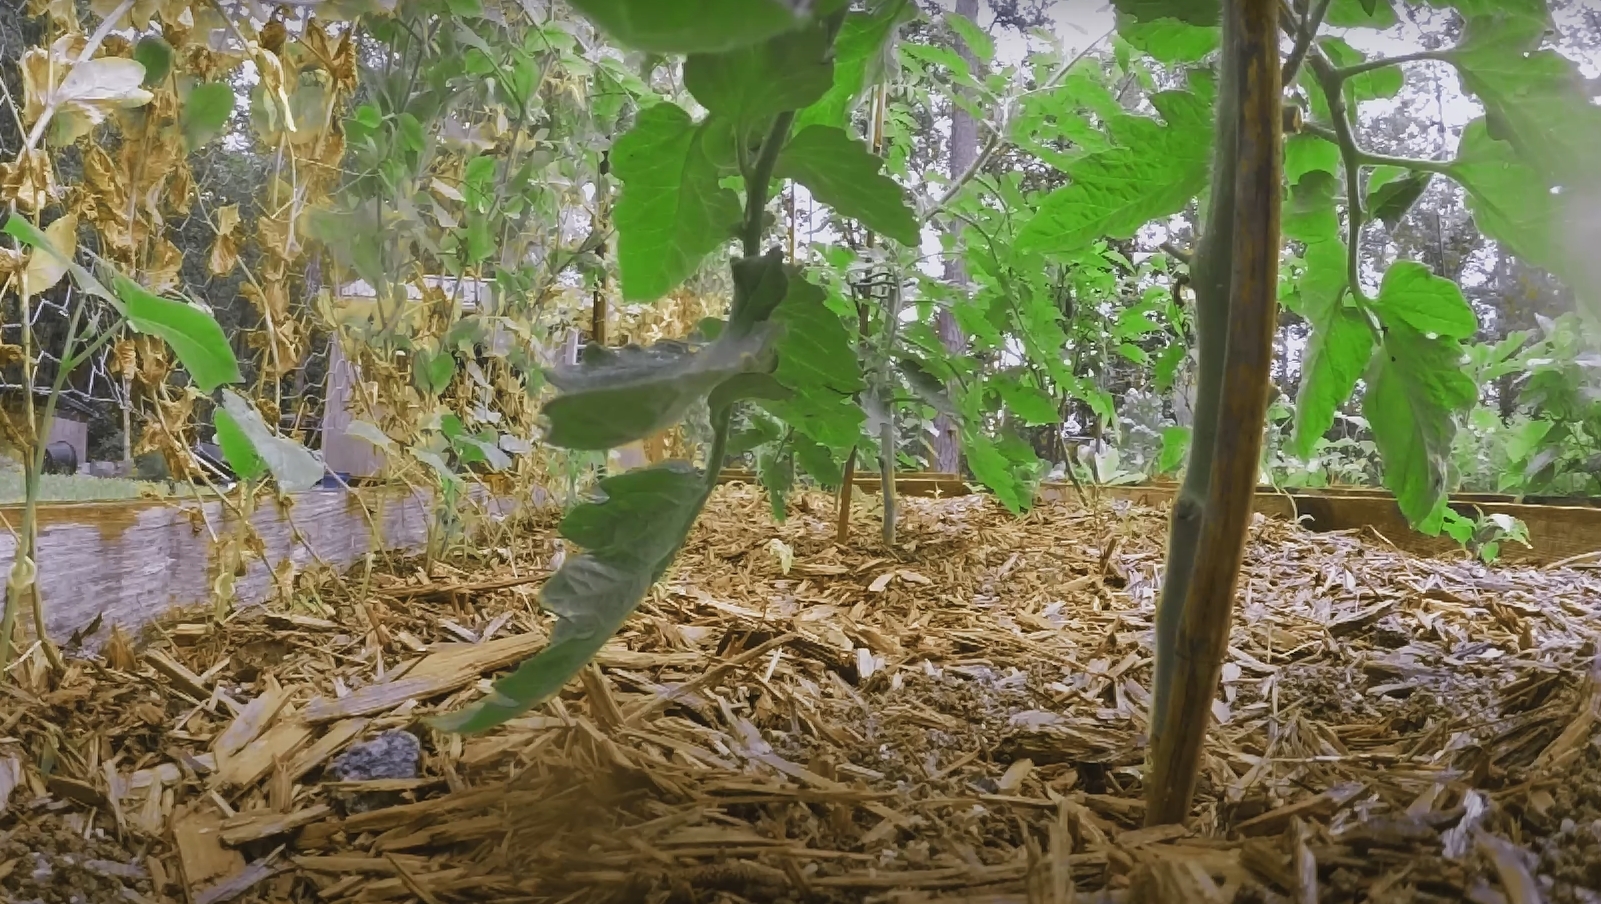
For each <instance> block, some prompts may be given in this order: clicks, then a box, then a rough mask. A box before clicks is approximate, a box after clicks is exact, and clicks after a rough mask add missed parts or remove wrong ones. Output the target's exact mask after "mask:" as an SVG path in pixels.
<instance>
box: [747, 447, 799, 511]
mask: <svg viewBox="0 0 1601 904" xmlns="http://www.w3.org/2000/svg"><path fill="white" fill-rule="evenodd" d="M756 479H757V480H758V481H759V482H760V483H761V485H762V488H763V489H765V490H767V501H768V504H769V505H770V506H771V507H772V510H773V520H774V521H777V522H778V523H779V524H783V523H784V521H785V520H786V519H788V517H789V508H788V506H787V504H786V501H787V500H788V498H789V492H790V490H792V489H794V488H795V453H794V451H793V450H791V449H778V448H771V449H764V450H762V452H761V454H759V455H757V456H756Z"/></svg>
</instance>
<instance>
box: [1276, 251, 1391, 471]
mask: <svg viewBox="0 0 1601 904" xmlns="http://www.w3.org/2000/svg"><path fill="white" fill-rule="evenodd" d="M1342 282H1343V280H1342ZM1307 320H1308V322H1309V323H1310V324H1311V325H1312V335H1311V336H1310V337H1308V340H1307V344H1306V352H1305V353H1304V357H1303V358H1302V362H1301V374H1302V376H1301V387H1300V391H1299V392H1298V394H1297V395H1296V398H1295V433H1294V441H1293V444H1292V451H1293V452H1294V453H1295V455H1296V456H1297V457H1298V458H1303V459H1309V458H1311V457H1312V452H1313V450H1314V449H1316V448H1317V442H1318V440H1320V439H1322V438H1323V435H1324V434H1325V433H1327V432H1328V430H1329V427H1331V426H1333V424H1334V415H1335V413H1336V412H1337V411H1339V409H1340V406H1341V405H1344V404H1345V402H1346V400H1348V399H1350V398H1351V393H1352V392H1353V391H1355V389H1356V382H1357V380H1359V379H1361V378H1362V373H1363V371H1365V370H1366V369H1367V366H1368V362H1369V361H1370V360H1371V359H1372V357H1373V329H1372V327H1370V326H1368V323H1367V320H1366V319H1365V318H1364V317H1363V316H1362V313H1361V312H1360V311H1357V310H1354V309H1352V308H1350V307H1347V306H1346V305H1345V304H1343V303H1341V302H1339V301H1336V302H1335V303H1333V304H1329V305H1326V306H1324V307H1323V308H1321V309H1319V310H1315V311H1311V312H1308V316H1307Z"/></svg>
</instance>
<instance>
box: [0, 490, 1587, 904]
mask: <svg viewBox="0 0 1601 904" xmlns="http://www.w3.org/2000/svg"><path fill="white" fill-rule="evenodd" d="M766 510H767V502H766V499H765V498H764V497H763V496H761V495H760V494H759V493H758V492H756V491H754V490H752V489H749V488H745V487H742V486H731V487H725V488H724V489H722V490H720V491H719V492H718V494H717V495H716V496H715V497H714V499H713V501H712V503H711V507H710V510H709V511H708V513H707V515H706V517H704V518H702V520H701V523H700V527H699V528H697V530H696V532H695V534H694V536H693V538H692V539H691V542H690V543H689V545H688V547H687V549H686V551H685V554H684V556H683V557H682V559H681V560H680V562H679V563H678V565H677V566H676V567H675V568H674V570H673V571H672V572H671V573H669V575H668V576H667V578H666V579H665V580H664V581H663V582H662V583H661V584H659V585H658V586H657V588H656V589H655V590H654V591H653V592H652V595H651V597H650V598H649V599H648V600H647V601H646V603H645V604H644V605H643V606H642V607H641V610H640V612H639V613H638V614H637V615H635V616H634V618H633V619H631V620H630V621H629V623H628V625H627V628H626V630H625V631H624V633H623V634H622V635H621V636H620V637H619V638H618V639H617V640H616V641H614V642H613V643H612V644H611V645H609V646H608V647H607V648H606V650H605V652H603V653H602V655H601V656H600V657H599V660H598V664H597V665H596V666H594V667H592V668H590V669H587V670H586V671H585V672H584V673H583V675H582V680H581V681H579V682H574V685H573V686H572V687H571V688H569V690H568V692H567V693H566V694H565V695H563V696H562V698H560V699H559V700H556V701H553V702H551V703H550V704H549V705H547V706H545V707H543V708H541V709H539V710H537V711H535V712H533V713H531V714H529V715H528V716H526V717H523V718H521V719H518V720H516V721H515V722H513V723H512V724H511V725H509V726H507V727H505V728H503V729H499V730H496V731H493V732H490V733H487V734H484V735H481V736H473V737H460V736H452V735H441V734H438V733H435V732H433V731H431V730H430V729H428V728H426V727H425V726H424V725H423V724H422V722H421V721H420V717H421V716H423V715H425V714H428V713H432V712H439V711H444V710H449V709H453V708H455V707H458V706H460V705H462V704H465V703H468V702H470V701H472V700H474V699H476V698H478V697H479V696H481V695H482V694H483V693H485V691H486V690H487V688H488V682H489V680H490V679H491V678H492V677H493V676H494V674H495V673H496V672H497V671H503V670H504V669H506V668H508V667H509V666H511V665H512V664H514V663H515V662H517V661H519V660H520V659H522V658H523V657H525V656H527V655H528V654H529V653H531V652H533V651H534V650H536V649H538V648H539V647H540V646H541V645H542V643H543V641H544V638H545V637H546V632H547V630H548V626H549V621H548V619H547V618H546V617H545V616H543V615H542V614H540V613H539V612H538V606H537V590H538V586H539V581H540V580H541V579H542V578H543V576H544V575H545V574H546V573H548V571H549V570H550V569H551V568H552V567H553V565H554V564H555V563H554V562H553V559H554V558H557V557H559V556H560V555H561V554H562V553H561V549H560V546H559V543H558V542H557V541H555V540H554V522H553V521H551V520H549V519H548V518H547V519H542V520H540V521H539V522H537V523H532V524H530V525H528V526H527V527H526V528H524V529H522V530H520V531H518V532H517V536H518V537H519V539H518V541H517V543H518V545H517V546H516V547H515V548H507V549H498V550H484V551H483V552H482V553H481V555H480V559H479V560H477V561H474V562H473V563H471V567H466V564H465V563H463V562H461V561H457V562H455V563H454V565H436V566H435V568H434V570H433V573H432V574H423V573H422V571H421V569H420V567H419V564H418V563H416V562H409V563H392V567H389V568H387V569H385V568H380V569H378V570H377V571H376V572H374V573H371V574H364V573H362V572H361V571H359V570H358V572H357V573H354V574H351V575H345V576H343V577H342V578H337V579H332V580H329V581H325V582H324V583H322V584H321V585H320V586H316V585H312V584H307V585H306V586H305V587H303V588H302V589H301V590H300V591H298V592H297V593H296V594H295V598H294V599H292V600H285V601H282V602H281V603H280V604H278V605H277V606H276V607H272V608H270V609H268V610H266V611H263V610H251V611H245V612H241V613H238V614H236V615H235V616H234V617H233V618H232V619H231V620H229V621H228V622H226V623H225V624H223V625H215V624H211V623H209V622H208V620H207V619H206V618H204V617H202V616H190V617H187V618H175V619H173V620H170V621H168V622H166V623H164V624H163V625H161V626H158V628H157V630H155V631H154V632H151V634H150V635H149V636H147V637H144V638H143V639H142V640H141V641H140V642H137V643H135V642H131V641H127V640H125V639H124V638H122V637H121V636H120V635H118V636H116V637H115V638H114V639H113V641H112V642H110V643H109V644H107V645H106V646H105V647H104V648H102V650H101V651H100V652H99V653H97V654H96V655H95V656H93V657H88V656H83V657H81V658H78V659H75V660H72V661H71V662H70V666H69V668H68V670H67V672H66V674H64V675H59V676H53V675H51V673H50V672H49V670H48V668H47V667H46V666H45V662H44V660H43V657H42V656H40V655H39V654H38V653H37V652H35V653H33V654H31V655H29V656H28V657H26V658H25V659H24V660H23V662H22V664H21V665H20V666H19V667H18V668H17V669H16V670H15V673H14V675H15V677H16V679H17V680H15V681H12V682H10V683H8V684H6V685H5V686H4V687H3V688H0V900H10V901H43V902H58V901H59V902H67V901H83V902H91V904H95V902H100V901H134V902H156V901H189V902H194V904H214V902H222V901H230V900H236V901H297V902H299V901H306V902H310V901H318V902H363V901H411V900H415V901H421V902H424V904H435V902H447V901H550V902H557V901H561V902H600V901H619V902H623V901H651V902H661V901H685V902H689V901H696V902H712V901H727V902H737V901H795V902H801V901H820V902H833V901H883V902H912V901H932V900H938V901H952V902H955V901H966V902H981V901H982V902H994V904H1000V902H1027V904H1035V902H1041V904H1063V902H1069V901H1075V902H1095V901H1119V902H1160V904H1168V902H1172V904H1179V902H1185V904H1189V902H1276V901H1293V902H1360V901H1374V902H1432V901H1440V902H1444V901H1464V900H1466V901H1473V902H1480V904H1491V902H1508V904H1530V902H1541V901H1544V902H1556V904H1561V902H1592V901H1601V894H1598V893H1597V891H1596V889H1601V749H1598V745H1597V742H1596V738H1597V732H1598V726H1597V714H1598V713H1601V670H1598V668H1597V666H1596V662H1597V644H1596V643H1595V639H1596V636H1597V632H1598V630H1601V619H1598V618H1597V608H1598V606H1601V579H1598V578H1597V576H1596V573H1595V572H1593V571H1579V570H1570V569H1561V570H1558V569H1548V570H1538V569H1521V570H1498V569H1492V568H1485V567H1483V566H1481V565H1478V564H1476V563H1472V562H1468V561H1465V560H1460V561H1441V560H1423V559H1417V558H1414V557H1411V556H1408V555H1405V554H1402V553H1399V552H1397V551H1395V550H1394V549H1392V548H1390V547H1389V546H1387V545H1386V544H1385V543H1384V542H1383V541H1382V540H1381V539H1379V538H1369V539H1364V538H1361V537H1357V536H1350V535H1333V534H1325V535H1317V534H1310V533H1307V532H1305V531H1303V530H1301V529H1299V528H1296V527H1293V526H1290V525H1288V524H1284V523H1281V522H1276V521H1271V520H1266V519H1263V518H1261V517H1260V516H1258V519H1257V521H1256V523H1255V524H1254V525H1253V528H1252V532H1251V542H1250V548H1249V552H1248V556H1247V562H1246V567H1245V572H1244V575H1243V578H1242V586H1241V592H1240V596H1241V600H1240V604H1239V610H1238V617H1237V619H1236V624H1235V627H1234V633H1233V636H1232V643H1231V645H1230V648H1229V661H1228V663H1227V664H1226V665H1225V668H1224V675H1223V681H1224V684H1223V691H1222V694H1221V696H1220V698H1219V700H1218V701H1217V702H1216V704H1215V706H1214V716H1215V719H1216V722H1217V723H1218V725H1217V727H1216V728H1215V729H1214V731H1213V733H1212V735H1211V740H1210V744H1209V747H1208V752H1207V757H1206V759H1205V770H1204V774H1203V776H1202V779H1201V787H1200V792H1199V797H1198V802H1197V805H1196V809H1195V817H1194V820H1193V822H1192V824H1191V825H1190V826H1189V827H1188V828H1187V829H1186V828H1178V827H1163V828H1157V829H1146V828H1142V827H1141V826H1142V819H1141V817H1142V811H1143V804H1142V799H1141V787H1140V775H1141V771H1142V763H1143V759H1144V757H1145V754H1146V731H1147V724H1146V720H1147V712H1146V710H1147V706H1148V696H1149V692H1150V680H1151V617H1152V613H1153V609H1154V605H1155V600H1156V595H1157V586H1158V581H1159V579H1160V569H1161V559H1162V542H1163V537H1164V533H1165V521H1164V516H1163V514H1162V513H1160V512H1157V511H1153V510H1149V509H1131V508H1118V507H1115V506H1107V507H1101V508H1098V509H1093V510H1084V509H1081V508H1076V507H1067V506H1049V507H1045V508H1041V509H1039V510H1036V511H1035V512H1033V513H1032V514H1030V515H1029V516H1027V517H1026V518H1023V519H1020V520H1019V519H1014V518H1012V517H1010V516H1008V515H1007V514H1006V513H1005V512H1003V511H1001V510H999V509H998V508H997V506H996V505H995V504H994V503H993V502H992V501H990V500H988V499H987V498H984V497H976V496H975V497H968V498H963V499H955V500H919V499H907V500H905V516H904V520H903V522H902V526H901V531H900V534H901V537H902V539H903V541H904V545H903V547H902V548H900V549H897V550H895V551H893V552H889V551H886V550H883V549H881V548H874V547H873V544H876V542H877V541H876V536H877V529H876V528H877V525H876V520H877V519H876V516H875V515H874V514H873V513H872V512H870V511H867V510H866V509H862V510H860V511H858V512H857V513H856V519H857V524H856V528H855V537H856V538H857V543H858V544H859V545H856V546H852V547H849V548H840V547H838V546H836V545H835V544H834V543H833V542H832V536H833V532H834V527H833V523H832V522H833V503H832V500H831V499H829V498H827V497H823V496H808V497H804V498H800V499H797V500H795V501H794V503H793V505H792V512H791V517H790V519H789V521H788V522H787V523H786V524H783V525H777V524H774V523H773V522H772V520H771V518H770V517H769V515H768V514H767V511H766ZM362 763H367V764H368V765H372V764H373V763H377V764H378V767H379V768H378V769H377V770H376V771H372V770H369V771H368V772H366V773H362V772H361V770H360V769H358V768H357V767H358V766H360V765H361V764H362ZM363 768H365V767H363ZM384 770H388V771H387V772H385V771H384ZM375 776H376V777H375Z"/></svg>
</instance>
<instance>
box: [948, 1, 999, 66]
mask: <svg viewBox="0 0 1601 904" xmlns="http://www.w3.org/2000/svg"><path fill="white" fill-rule="evenodd" d="M945 23H946V24H947V25H949V26H950V27H951V30H952V31H954V32H956V34H957V36H958V37H960V38H961V39H962V43H964V44H966V45H967V50H968V52H969V53H971V54H972V55H973V58H974V59H976V60H978V61H979V62H980V63H988V62H989V61H990V60H993V59H995V41H994V39H992V38H991V37H990V36H989V33H988V32H986V31H984V29H982V28H979V27H978V23H977V22H974V21H973V20H972V19H969V18H968V17H966V16H963V15H959V14H956V13H951V14H949V15H947V16H946V17H945Z"/></svg>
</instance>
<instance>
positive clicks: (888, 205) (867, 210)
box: [775, 126, 922, 248]
mask: <svg viewBox="0 0 1601 904" xmlns="http://www.w3.org/2000/svg"><path fill="white" fill-rule="evenodd" d="M883 166H884V161H883V159H882V158H880V157H877V156H875V155H874V154H873V153H872V152H871V151H869V150H868V149H867V145H866V144H865V143H863V142H861V141H858V140H856V139H855V138H852V137H850V136H849V135H847V134H846V133H845V131H844V130H842V129H836V128H831V127H829V126H809V127H807V128H806V129H804V130H802V131H801V132H800V133H799V134H797V135H796V136H795V137H794V138H792V139H790V142H789V144H787V145H785V147H784V150H783V152H782V153H780V154H779V155H778V166H777V168H776V170H775V175H777V176H778V177H779V178H780V179H794V180H795V181H796V182H799V183H800V184H802V185H804V186H806V188H807V189H808V190H810V191H811V193H812V195H813V197H815V198H817V200H819V201H821V202H823V203H824V204H827V205H828V206H830V207H832V208H834V212H835V213H837V214H839V215H840V216H842V217H849V218H851V219H854V220H860V221H861V222H862V225H864V226H866V227H867V228H869V229H871V230H873V231H874V232H878V233H880V234H882V235H885V236H888V237H890V238H892V239H894V240H895V241H897V242H900V243H901V244H902V245H907V246H910V247H914V248H915V247H917V245H918V244H919V242H920V241H921V235H922V234H921V231H920V230H919V229H918V225H917V217H916V216H914V215H913V213H912V210H911V208H910V207H908V206H907V204H906V192H905V190H904V189H902V188H901V186H900V184H899V183H897V182H896V181H895V180H894V179H891V178H890V177H889V176H886V175H884V172H883Z"/></svg>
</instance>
